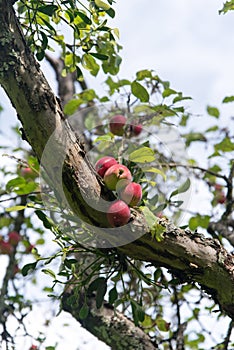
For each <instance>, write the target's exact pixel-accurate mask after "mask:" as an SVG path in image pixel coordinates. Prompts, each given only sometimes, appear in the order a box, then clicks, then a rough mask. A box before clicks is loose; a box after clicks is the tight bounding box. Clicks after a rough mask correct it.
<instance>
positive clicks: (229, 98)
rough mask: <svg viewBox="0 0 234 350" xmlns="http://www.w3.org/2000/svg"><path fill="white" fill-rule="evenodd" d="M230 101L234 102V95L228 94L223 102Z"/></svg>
mask: <svg viewBox="0 0 234 350" xmlns="http://www.w3.org/2000/svg"><path fill="white" fill-rule="evenodd" d="M229 102H234V96H226V97H225V98H224V99H223V101H222V103H229Z"/></svg>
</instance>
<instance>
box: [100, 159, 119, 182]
mask: <svg viewBox="0 0 234 350" xmlns="http://www.w3.org/2000/svg"><path fill="white" fill-rule="evenodd" d="M117 163H118V162H117V160H116V159H115V158H113V157H108V156H106V157H102V158H101V159H99V160H98V161H97V163H96V164H95V170H96V172H97V173H98V174H99V175H100V176H101V177H103V176H104V174H105V172H106V171H107V169H109V168H110V167H111V166H112V165H114V164H117Z"/></svg>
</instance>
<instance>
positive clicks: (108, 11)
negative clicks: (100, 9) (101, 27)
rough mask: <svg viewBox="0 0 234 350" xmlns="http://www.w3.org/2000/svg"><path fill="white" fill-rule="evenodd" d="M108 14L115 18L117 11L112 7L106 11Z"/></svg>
mask: <svg viewBox="0 0 234 350" xmlns="http://www.w3.org/2000/svg"><path fill="white" fill-rule="evenodd" d="M106 13H107V14H108V15H109V16H110V17H111V18H114V17H115V10H114V9H113V8H112V7H110V8H109V10H106Z"/></svg>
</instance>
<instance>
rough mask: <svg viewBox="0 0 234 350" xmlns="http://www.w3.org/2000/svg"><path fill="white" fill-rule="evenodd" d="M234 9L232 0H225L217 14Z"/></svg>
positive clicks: (233, 0)
mask: <svg viewBox="0 0 234 350" xmlns="http://www.w3.org/2000/svg"><path fill="white" fill-rule="evenodd" d="M232 10H234V0H231V1H226V2H225V3H224V5H223V8H222V9H221V10H220V11H219V14H221V13H223V14H225V13H227V12H228V11H232Z"/></svg>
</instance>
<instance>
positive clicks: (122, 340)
mask: <svg viewBox="0 0 234 350" xmlns="http://www.w3.org/2000/svg"><path fill="white" fill-rule="evenodd" d="M71 296H72V294H71V293H70V292H69V293H67V294H66V293H65V294H64V297H63V309H64V310H65V311H67V312H69V313H71V314H72V316H73V317H74V318H75V319H76V320H77V321H79V322H80V323H81V325H82V326H83V327H84V328H85V329H87V330H88V331H89V332H91V333H92V334H93V335H95V336H96V337H97V338H99V339H100V340H102V341H103V342H105V343H106V344H107V345H109V346H110V347H111V349H112V350H123V349H129V350H135V349H137V350H154V349H157V345H156V344H155V343H154V342H152V341H151V339H150V337H149V336H148V335H147V334H145V333H144V331H143V330H142V329H141V328H140V327H136V326H135V325H134V323H133V322H132V321H131V320H130V319H128V318H127V317H125V316H124V315H122V314H121V313H120V312H118V311H115V310H114V309H113V307H112V306H110V305H109V304H106V303H104V304H103V306H102V307H101V309H97V308H96V298H95V297H94V296H89V298H88V306H89V313H88V316H87V317H86V318H85V319H81V318H80V316H79V311H80V309H81V307H82V306H83V304H84V298H83V297H82V295H79V302H78V305H77V306H76V307H74V304H72V305H71V304H70V303H69V297H71Z"/></svg>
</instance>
